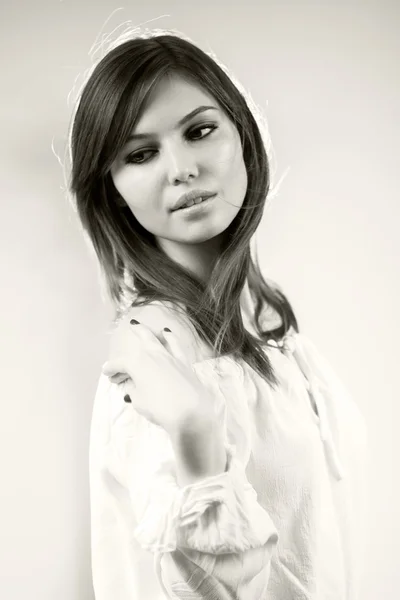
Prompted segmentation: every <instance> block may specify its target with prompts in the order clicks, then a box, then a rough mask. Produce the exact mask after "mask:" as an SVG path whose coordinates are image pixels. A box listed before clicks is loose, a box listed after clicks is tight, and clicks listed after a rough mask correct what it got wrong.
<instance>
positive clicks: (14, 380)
mask: <svg viewBox="0 0 400 600" xmlns="http://www.w3.org/2000/svg"><path fill="white" fill-rule="evenodd" d="M118 8H119V10H118V11H116V12H114V13H113V11H115V9H118ZM0 10H1V15H0V17H1V18H0V22H1V31H0V33H1V35H0V45H1V63H2V64H1V70H0V73H1V84H0V85H1V88H0V89H1V111H0V113H1V114H0V119H1V132H2V135H1V141H0V168H1V180H0V194H1V196H0V197H1V220H0V223H1V231H0V244H1V266H2V295H1V313H0V314H1V333H2V335H1V354H0V358H1V380H2V394H1V418H0V469H1V488H0V489H1V498H0V540H1V541H0V597H1V598H4V599H7V600H27V599H28V598H34V599H35V600H54V599H55V598H57V600H93V591H92V584H91V572H90V538H89V533H90V530H89V488H88V443H89V428H90V417H91V409H92V402H93V398H94V392H95V388H96V385H97V380H98V377H99V375H100V369H101V365H102V364H103V362H104V361H105V360H106V352H107V336H106V330H107V327H108V325H109V319H110V317H111V314H112V311H111V307H110V306H107V305H106V306H105V305H104V304H103V303H102V300H101V297H100V292H99V283H98V279H97V271H96V267H95V264H94V262H93V260H92V258H91V257H90V256H89V254H88V251H87V247H86V245H85V242H84V240H83V238H82V235H81V233H80V229H79V227H78V225H77V223H76V216H75V214H74V212H73V210H72V208H71V206H70V205H69V204H68V201H67V199H66V197H65V194H64V192H63V189H62V188H63V186H64V175H63V171H62V167H61V166H60V164H59V163H58V161H57V158H56V154H58V155H60V156H63V152H64V149H65V144H66V136H67V128H68V125H69V120H70V107H69V106H68V104H67V96H68V94H69V92H70V90H71V89H72V87H73V85H74V80H75V78H76V77H77V75H78V74H79V73H81V72H82V71H83V70H85V69H86V68H88V67H89V66H90V61H89V56H88V52H89V49H90V47H91V46H92V44H93V43H94V41H95V38H96V36H97V34H98V33H99V31H100V30H102V28H104V31H105V32H106V33H109V32H111V31H112V30H113V29H114V28H115V27H117V26H118V25H119V24H120V23H122V22H125V21H128V20H131V21H132V23H133V24H135V25H139V24H141V23H144V22H145V21H148V20H149V19H155V18H157V17H160V16H161V15H170V16H166V17H164V18H161V19H158V20H156V21H154V22H153V23H148V24H147V27H159V28H169V29H177V30H179V31H182V32H183V33H185V34H186V35H188V36H189V37H190V38H191V39H192V40H193V41H195V42H197V43H198V44H199V45H200V46H201V47H202V48H203V49H204V50H206V51H208V50H212V51H213V52H215V53H216V55H217V56H218V57H219V58H220V60H221V61H223V62H224V63H225V64H226V65H227V66H228V68H229V69H231V71H232V72H233V73H234V75H235V76H236V77H237V78H238V79H239V80H240V81H241V82H242V84H243V85H244V86H245V87H246V89H249V90H250V92H251V94H252V96H253V99H254V100H255V101H256V102H257V104H258V105H259V106H260V107H261V108H262V109H263V110H264V113H265V116H266V118H267V120H268V123H269V128H270V133H271V136H272V141H273V145H274V150H275V155H276V159H277V165H278V171H277V177H279V176H280V175H282V173H283V172H284V171H285V170H286V169H287V168H288V167H289V168H290V170H289V172H288V174H287V176H286V178H285V180H284V182H283V184H282V186H281V190H280V193H279V195H278V196H277V197H276V198H275V199H274V202H273V205H272V207H271V209H270V210H269V211H268V212H267V213H266V214H265V218H264V220H263V222H262V224H261V225H260V228H259V230H258V234H257V238H258V247H259V252H260V259H261V263H262V270H263V272H264V274H265V275H267V277H271V278H272V279H275V280H276V281H277V282H278V283H279V284H280V285H281V286H282V287H283V289H284V291H285V292H286V293H287V295H288V297H289V299H290V300H291V302H292V303H293V305H294V308H295V311H296V314H297V316H298V318H299V323H300V327H301V330H302V331H303V332H304V333H306V334H307V335H308V336H310V337H311V338H312V339H313V341H314V342H315V343H316V344H317V345H318V347H319V348H320V350H321V352H323V353H324V354H325V355H326V356H327V358H328V359H329V360H330V362H331V364H332V366H333V367H334V368H335V370H336V371H337V373H338V374H339V376H340V377H341V378H342V380H343V381H344V382H345V384H347V386H348V388H349V389H350V391H351V392H352V393H353V395H354V397H355V400H356V402H357V403H358V405H359V407H360V409H361V410H362V412H363V414H364V415H365V417H366V419H367V423H368V427H369V432H370V454H371V457H370V477H371V485H370V492H369V495H370V506H371V509H370V515H369V519H368V522H366V523H365V527H366V528H367V529H368V532H369V547H368V549H367V552H366V556H367V561H368V562H367V565H366V578H365V583H364V586H363V590H362V593H361V597H360V598H362V599H363V600H376V598H381V597H390V598H395V596H396V593H397V590H399V589H400V576H399V573H400V569H399V551H398V536H399V512H398V509H396V508H395V507H396V506H399V500H400V499H399V491H400V486H399V478H398V472H399V469H398V459H397V457H398V456H399V453H400V446H399V435H398V424H399V408H398V399H399V394H398V387H399V371H400V367H399V346H398V338H399V316H398V314H399V311H398V306H399V292H400V285H399V252H400V247H399V246H400V244H399V234H398V231H399V216H400V211H399V203H400V201H399V193H398V189H399V184H400V177H399V154H400V152H399V147H400V142H399V139H400V124H399V112H400V109H399V107H400V85H399V70H398V63H399V51H400V36H399V25H400V23H399V15H400V9H399V4H398V3H397V2H395V1H393V2H389V1H383V0H380V1H375V2H344V1H343V2H303V1H299V2H284V1H283V2H268V1H265V0H264V1H263V2H261V1H259V2H257V1H255V0H252V1H251V0H246V2H232V1H229V2H228V0H226V2H225V1H224V0H220V1H219V2H216V1H215V0H213V1H212V2H210V1H202V2H188V1H187V0H170V1H168V2H156V1H154V0H148V1H147V2H129V3H127V4H126V5H124V6H123V8H122V7H121V5H119V4H118V3H117V2H113V1H111V0H110V1H108V2H107V1H99V0H96V1H95V0H90V1H86V2H81V1H80V0H73V1H72V0H64V1H59V2H57V1H52V2H50V1H48V2H45V1H44V0H35V2H33V3H32V2H28V1H26V2H21V1H14V2H12V3H11V2H5V1H3V3H2V6H1V7H0ZM112 13H113V14H112ZM108 18H109V21H108V23H106V21H107V19H108Z"/></svg>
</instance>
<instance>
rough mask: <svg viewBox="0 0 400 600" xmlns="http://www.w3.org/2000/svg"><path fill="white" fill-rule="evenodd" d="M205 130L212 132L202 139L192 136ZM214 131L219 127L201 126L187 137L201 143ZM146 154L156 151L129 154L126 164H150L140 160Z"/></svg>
mask: <svg viewBox="0 0 400 600" xmlns="http://www.w3.org/2000/svg"><path fill="white" fill-rule="evenodd" d="M203 129H210V130H211V131H209V133H206V134H205V135H202V136H201V137H198V136H195V137H193V135H192V134H193V132H197V131H202V130H203ZM214 129H218V127H217V125H201V126H200V127H194V128H193V129H192V130H191V131H190V132H189V133H188V134H187V136H188V138H189V139H193V140H194V141H201V140H202V139H204V138H206V137H208V136H209V135H210V133H211V132H212V131H214ZM146 152H155V150H152V149H151V148H148V149H145V150H140V151H139V152H135V153H133V154H128V156H127V157H126V158H125V163H126V164H134V165H142V164H144V163H146V162H148V160H139V158H140V156H143V155H144V154H146Z"/></svg>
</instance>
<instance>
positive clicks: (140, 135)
mask: <svg viewBox="0 0 400 600" xmlns="http://www.w3.org/2000/svg"><path fill="white" fill-rule="evenodd" d="M205 110H218V108H216V107H215V106H198V107H197V108H195V109H194V110H192V111H191V112H190V113H189V114H187V115H185V116H184V117H182V119H180V121H178V123H177V124H176V126H175V129H178V128H179V127H181V126H182V125H184V124H185V123H187V121H189V120H190V119H191V118H192V117H195V116H196V115H197V114H199V113H200V112H204V111H205ZM155 135H156V134H155V133H132V134H131V135H130V136H129V137H128V139H127V140H126V143H128V142H130V141H131V140H141V139H143V138H147V137H155Z"/></svg>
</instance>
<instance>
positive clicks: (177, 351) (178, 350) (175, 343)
mask: <svg viewBox="0 0 400 600" xmlns="http://www.w3.org/2000/svg"><path fill="white" fill-rule="evenodd" d="M163 335H164V339H165V340H166V341H167V343H168V348H169V350H170V352H171V354H172V356H173V357H174V358H177V359H179V360H180V361H182V362H183V363H185V364H186V365H189V361H188V356H187V353H185V351H184V348H183V347H182V344H181V343H180V341H179V338H178V337H177V336H176V335H175V334H174V333H173V331H171V330H170V329H169V328H168V327H165V328H164V329H163Z"/></svg>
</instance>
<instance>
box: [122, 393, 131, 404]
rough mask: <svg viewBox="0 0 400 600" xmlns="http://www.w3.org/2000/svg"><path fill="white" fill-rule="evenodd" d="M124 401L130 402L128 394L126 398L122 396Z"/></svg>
mask: <svg viewBox="0 0 400 600" xmlns="http://www.w3.org/2000/svg"><path fill="white" fill-rule="evenodd" d="M124 400H125V402H132V400H131V399H130V396H129V395H128V394H126V396H124Z"/></svg>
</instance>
